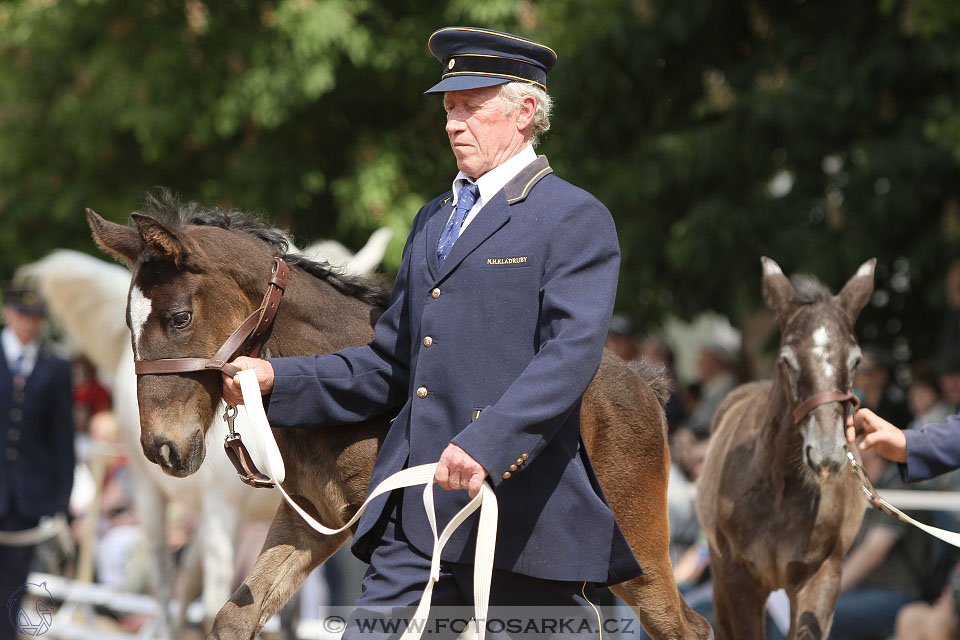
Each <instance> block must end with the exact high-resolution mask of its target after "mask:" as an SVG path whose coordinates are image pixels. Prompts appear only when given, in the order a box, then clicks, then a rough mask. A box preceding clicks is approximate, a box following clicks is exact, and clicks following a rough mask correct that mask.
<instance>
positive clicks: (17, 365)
mask: <svg viewBox="0 0 960 640" xmlns="http://www.w3.org/2000/svg"><path fill="white" fill-rule="evenodd" d="M26 357H27V356H26V354H24V353H21V354H20V355H19V356H17V359H16V360H14V361H13V365H12V366H11V367H10V372H11V373H12V374H13V375H15V376H18V375H20V372H22V371H23V361H24V360H25V359H26Z"/></svg>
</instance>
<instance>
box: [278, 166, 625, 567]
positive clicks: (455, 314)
mask: <svg viewBox="0 0 960 640" xmlns="http://www.w3.org/2000/svg"><path fill="white" fill-rule="evenodd" d="M452 201H453V198H452V194H451V193H449V192H448V193H446V194H444V195H442V196H440V197H439V198H437V199H435V200H433V201H432V202H430V203H429V204H427V205H426V206H424V207H423V208H422V209H421V210H420V212H419V213H418V214H417V217H416V219H415V220H414V222H413V228H412V230H411V231H410V236H409V238H408V239H407V243H406V246H405V248H404V252H403V261H402V263H401V266H400V270H399V272H398V274H397V279H396V282H395V284H394V288H393V293H392V297H391V302H390V306H389V308H388V309H387V311H386V312H385V313H384V314H383V316H382V317H381V318H380V320H379V322H378V323H377V325H376V337H375V338H374V340H373V341H372V342H371V343H370V344H368V345H366V346H363V347H355V348H350V349H345V350H343V351H340V352H338V353H336V354H333V355H326V356H323V355H318V356H310V357H300V358H279V359H274V360H271V362H272V364H273V367H274V371H275V374H276V380H275V384H274V389H273V393H272V395H271V400H270V404H269V418H270V421H271V423H272V424H273V426H275V427H304V426H311V425H322V424H331V423H334V424H335V423H348V422H357V421H361V420H364V419H367V418H370V417H373V416H376V415H378V414H380V413H383V412H384V411H385V410H387V409H389V408H391V407H401V409H400V412H399V414H398V416H397V418H396V420H394V422H393V425H392V427H391V428H390V431H389V432H388V434H387V437H386V439H385V441H384V443H383V446H382V448H381V450H380V454H379V457H378V458H377V462H376V465H375V467H374V470H373V476H372V478H371V481H370V486H371V487H374V486H375V485H376V484H378V483H379V482H380V481H382V480H383V479H384V478H386V477H388V476H389V475H390V474H392V473H394V472H396V471H399V470H400V469H402V468H404V467H406V466H414V465H419V464H424V463H431V462H436V461H437V460H438V459H439V458H440V454H441V453H442V452H443V450H444V449H445V448H446V447H447V445H448V444H449V443H451V442H453V443H455V444H457V445H458V446H460V447H461V448H463V449H464V450H465V451H466V452H467V453H468V454H470V455H471V456H472V457H473V458H474V459H475V460H477V462H479V463H480V464H481V465H483V467H484V469H486V470H487V472H488V473H489V478H490V481H491V482H492V483H493V485H494V487H495V490H496V494H497V499H498V502H499V506H500V525H499V532H498V537H497V550H496V555H495V559H494V565H495V566H497V567H498V568H501V569H506V570H509V571H514V572H517V573H521V574H524V575H528V576H533V577H537V578H546V579H553V580H578V581H579V580H586V581H590V582H596V583H601V584H605V583H615V582H620V581H623V580H626V579H629V578H632V577H634V576H636V575H639V574H640V573H641V571H640V567H639V566H638V565H637V562H636V560H635V559H634V557H633V554H632V552H631V551H630V548H629V546H628V545H627V543H626V540H625V538H624V536H623V533H622V532H621V530H620V528H619V526H618V525H617V523H616V520H615V519H614V516H613V512H612V511H611V510H610V507H609V506H608V505H607V503H606V500H605V498H604V497H603V492H602V490H601V489H600V485H599V483H598V481H597V478H596V476H595V475H594V472H593V469H592V467H591V465H590V461H589V459H588V458H587V454H586V451H585V450H584V447H583V442H582V439H581V437H580V403H581V398H582V396H583V393H584V391H585V390H586V388H587V386H588V385H589V384H590V381H591V380H592V379H593V376H594V374H595V373H596V371H597V368H598V367H599V365H600V358H601V355H602V353H603V345H604V340H605V336H606V329H607V325H608V322H609V319H610V315H611V313H612V310H613V302H614V297H615V295H616V285H617V276H618V271H619V264H620V252H619V246H618V244H617V236H616V229H615V227H614V224H613V219H612V217H611V216H610V213H609V211H607V209H606V208H605V207H604V206H603V205H602V204H601V203H600V202H599V201H598V200H597V199H596V198H594V197H593V196H591V195H590V194H588V193H586V192H585V191H583V190H581V189H578V188H576V187H574V186H573V185H571V184H569V183H567V182H565V181H563V180H561V179H559V178H557V177H556V176H554V175H552V171H551V169H550V166H549V164H548V162H547V159H546V158H545V157H544V156H540V157H538V158H537V160H535V161H534V162H532V163H531V164H530V165H529V166H527V167H526V168H525V169H524V170H522V171H521V172H520V174H519V175H518V176H517V177H516V178H514V179H513V180H512V181H511V182H510V183H509V184H507V185H506V186H505V187H504V189H503V190H501V191H500V192H498V193H497V194H496V195H495V196H494V197H493V198H492V199H491V200H490V202H488V203H486V204H485V205H484V207H483V209H482V210H481V212H480V213H479V214H478V215H477V216H476V218H475V219H474V220H473V221H472V222H471V223H470V225H469V226H468V227H467V228H466V229H465V230H464V232H463V234H462V235H461V236H460V238H459V239H458V240H457V242H456V244H454V246H453V248H452V250H451V251H450V253H449V255H448V256H447V259H446V261H445V263H444V265H443V267H442V268H441V267H439V266H438V264H437V263H438V261H437V242H438V240H439V238H440V233H441V230H442V229H443V227H444V225H445V224H446V222H447V219H448V218H449V216H450V213H451V211H452V208H453V207H452ZM434 491H435V497H436V509H437V517H438V525H439V526H440V527H442V526H443V525H444V524H445V523H446V522H447V521H449V520H450V518H452V516H453V515H454V514H455V513H456V512H457V511H458V510H459V509H460V508H461V507H462V506H463V505H464V504H466V502H467V500H468V496H467V492H466V491H445V490H443V489H440V488H435V489H434ZM421 494H422V488H412V489H407V490H405V491H404V496H403V505H402V510H401V524H402V528H403V532H404V534H405V535H406V536H407V538H408V539H409V540H410V541H411V543H412V544H413V545H414V546H415V547H416V548H417V549H419V550H420V551H421V552H423V553H425V554H428V555H429V554H431V553H432V551H433V544H432V536H431V533H430V529H429V525H428V523H427V519H426V517H425V516H424V513H423V504H422V497H421ZM385 502H386V496H383V497H381V498H380V499H378V501H377V502H375V503H374V504H372V505H371V506H370V507H369V508H368V511H367V512H366V513H365V514H364V515H363V516H362V518H361V520H360V522H359V525H358V531H357V535H356V538H355V541H354V546H353V549H354V553H355V554H356V555H358V556H359V557H360V558H361V559H364V560H368V561H369V557H370V553H371V552H372V550H373V547H374V546H375V543H376V540H375V539H374V538H375V534H371V529H372V527H373V525H374V524H375V523H376V521H377V519H378V517H379V516H380V513H381V511H382V509H383V506H384V504H385ZM475 536H476V526H475V525H474V526H473V527H472V530H470V531H468V530H466V528H462V529H461V530H459V531H457V533H456V534H455V535H454V537H453V538H451V540H450V542H449V543H448V544H447V546H446V548H445V549H444V554H443V557H444V559H446V560H451V561H458V562H472V561H473V553H474V544H475Z"/></svg>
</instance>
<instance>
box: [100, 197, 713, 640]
mask: <svg viewBox="0 0 960 640" xmlns="http://www.w3.org/2000/svg"><path fill="white" fill-rule="evenodd" d="M151 202H152V204H151V206H152V209H153V210H151V211H150V213H151V214H152V215H142V214H134V215H133V216H132V217H133V226H124V225H119V224H115V223H111V222H108V221H106V220H104V219H103V218H101V217H100V216H98V215H96V214H95V213H93V212H89V213H88V217H89V221H90V226H91V228H92V230H93V235H94V238H95V240H96V241H97V244H98V245H100V247H101V248H102V249H104V250H105V251H106V252H107V253H109V254H111V255H113V256H114V257H115V258H117V259H119V260H120V261H121V262H123V263H125V264H127V265H128V266H130V267H131V268H132V269H133V277H132V280H131V286H130V295H129V298H128V305H127V322H128V324H129V325H130V328H131V330H132V334H133V345H134V353H135V355H136V358H137V359H138V360H152V359H159V358H179V357H206V358H209V357H210V356H211V355H213V354H214V352H215V351H216V350H217V349H218V348H219V346H220V345H221V343H222V342H223V341H224V340H225V339H226V338H227V336H228V335H229V334H230V333H231V332H232V331H233V329H234V328H236V327H237V326H238V325H239V324H240V323H241V322H242V321H243V319H244V318H245V317H246V316H247V315H248V314H250V313H251V311H253V310H254V309H256V308H257V307H258V305H259V304H260V299H261V297H262V296H263V292H264V289H265V287H266V283H267V281H268V279H269V278H270V269H271V264H272V260H273V257H274V256H278V257H283V258H284V260H286V261H287V262H288V264H289V265H290V267H291V268H290V274H289V278H288V280H287V286H286V292H285V294H284V297H283V300H282V302H281V304H280V309H279V312H278V314H277V317H276V321H275V323H274V325H273V329H272V332H271V334H270V336H269V339H268V340H267V341H266V344H265V348H264V353H265V354H268V355H271V356H290V355H305V354H312V353H330V352H333V351H336V350H339V349H343V348H345V347H349V346H354V345H362V344H365V343H366V342H368V341H369V340H370V339H371V338H372V337H373V324H374V322H375V320H376V318H377V317H379V314H380V312H381V311H382V309H383V305H384V304H385V302H386V299H385V297H384V295H383V294H382V292H381V291H380V289H379V288H378V287H376V286H374V285H371V284H370V283H369V282H366V281H363V280H359V279H356V278H352V277H347V276H343V275H340V274H338V273H336V272H335V271H332V270H331V269H330V268H329V267H328V266H327V265H326V264H319V263H314V262H311V261H308V260H306V259H303V258H301V257H299V256H295V255H289V254H287V253H286V252H287V243H286V240H285V239H284V237H283V236H282V235H280V234H279V233H277V232H275V231H272V230H270V229H269V228H267V227H265V226H264V225H262V224H261V223H258V222H256V221H255V220H253V219H252V218H249V217H247V216H245V215H243V214H241V213H238V212H224V211H221V210H218V209H210V210H204V209H201V208H200V207H198V206H197V205H186V206H181V205H179V204H178V203H176V202H175V201H174V200H173V199H172V198H169V197H166V196H163V197H161V198H159V199H154V200H152V201H151ZM651 384H653V386H651ZM654 386H656V387H657V390H655V389H654ZM665 394H666V387H665V386H663V380H661V379H659V378H657V376H656V375H653V374H651V373H649V372H641V371H640V369H639V367H636V366H634V365H627V364H626V363H624V362H623V361H621V360H620V359H618V358H616V357H615V356H613V355H611V354H609V353H607V354H605V355H604V358H603V363H602V365H601V367H600V371H599V372H598V373H597V376H596V378H595V379H594V381H593V383H592V384H591V385H590V388H589V389H588V390H587V393H586V395H585V397H584V402H583V408H582V430H583V440H584V443H585V445H586V447H587V451H588V452H589V454H590V457H591V459H592V461H593V464H594V466H595V467H596V472H597V476H598V478H599V480H600V484H601V485H602V487H603V490H604V492H605V494H606V497H607V499H608V501H609V502H610V505H611V507H612V509H613V512H614V514H615V515H616V517H617V520H618V522H619V523H620V526H621V527H622V528H623V531H624V534H625V535H626V537H627V540H628V541H629V543H630V546H631V548H632V549H633V552H634V554H635V555H636V557H637V560H638V561H639V562H640V565H641V566H642V567H643V570H644V572H645V573H644V575H642V576H640V577H638V578H635V579H634V580H631V581H628V582H625V583H622V584H619V585H616V586H615V587H613V588H612V590H613V591H614V593H616V594H617V595H618V596H620V597H621V598H623V599H624V600H625V601H626V602H627V603H628V604H629V605H630V606H631V607H632V609H633V611H634V612H635V613H636V614H637V616H638V618H639V619H640V621H641V623H642V624H643V625H644V627H645V628H646V629H647V630H648V632H649V633H650V635H651V636H653V637H654V638H658V639H659V638H664V639H666V638H684V639H693V638H701V639H703V638H711V637H713V631H712V629H711V628H710V626H709V624H707V622H706V621H705V620H704V619H703V618H701V617H700V616H699V615H697V614H696V613H694V612H693V611H692V610H691V609H690V608H689V606H687V604H686V603H685V602H684V601H683V599H682V598H681V597H680V594H679V592H678V591H677V587H676V584H675V583H674V580H673V573H672V568H671V565H670V559H669V555H668V543H669V527H668V521H667V500H666V491H667V478H668V467H669V453H668V450H667V442H666V421H665V418H664V413H663V402H664V401H665ZM137 395H138V400H139V403H140V423H141V445H142V447H143V451H144V454H145V455H146V457H147V458H148V459H150V460H151V461H153V462H155V463H157V464H158V465H160V466H161V467H162V468H163V470H164V471H165V472H167V473H168V474H171V475H175V476H187V475H190V474H192V473H195V472H196V471H197V469H198V468H199V466H200V464H201V463H202V462H203V459H204V456H205V453H206V449H205V448H206V431H207V429H208V427H209V425H210V423H211V420H212V418H213V416H214V414H215V412H217V411H222V405H221V381H220V374H219V373H218V372H215V371H211V372H198V373H183V374H176V375H142V376H140V377H139V379H138V382H137ZM390 417H391V416H390V415H383V416H381V417H380V418H378V419H375V420H372V421H368V422H365V423H362V424H355V425H341V426H337V425H328V426H325V427H323V428H315V429H283V430H281V429H276V430H274V432H273V433H274V436H275V437H276V440H277V444H278V446H279V448H280V451H281V453H282V454H283V458H284V462H285V465H286V469H287V473H286V480H285V481H284V483H283V486H284V488H285V489H286V490H287V492H288V493H290V494H291V495H292V496H294V497H295V499H296V500H297V501H298V503H299V504H301V505H302V506H303V507H304V508H305V509H306V510H307V511H309V512H310V513H311V514H312V515H314V517H316V518H317V519H319V520H320V521H321V522H323V523H324V524H326V525H328V526H330V527H339V526H341V525H342V524H343V523H345V522H346V521H347V520H348V519H349V518H350V517H351V516H352V515H353V513H354V512H355V511H356V509H357V508H358V507H359V506H360V505H361V504H362V503H363V499H364V496H365V495H366V492H367V485H368V483H369V479H370V472H371V470H372V468H373V462H374V459H375V458H376V455H377V451H378V448H379V446H380V445H381V443H382V442H383V438H384V436H385V434H386V431H387V429H388V428H389V419H390ZM211 446H219V443H211ZM216 455H222V454H220V453H219V452H216ZM238 482H239V481H238ZM253 490H254V489H251V491H253ZM576 517H578V514H576V513H571V514H570V518H571V519H572V518H576ZM499 535H501V536H502V535H510V530H509V523H504V525H503V526H501V527H500V532H499ZM348 538H349V534H347V533H344V534H342V535H339V536H334V537H327V536H321V535H319V534H317V533H316V532H314V531H313V530H312V529H311V528H310V527H309V526H308V525H307V524H306V523H305V522H303V521H302V520H301V519H300V517H299V516H298V515H297V514H296V513H295V512H294V511H293V510H292V509H291V508H290V507H289V506H288V505H286V504H281V506H280V508H279V509H278V511H277V513H276V515H275V517H274V519H273V522H272V523H271V526H270V531H269V534H268V536H267V540H266V542H265V544H264V547H263V549H262V551H261V553H260V556H259V557H258V559H257V561H256V563H255V565H254V567H253V569H252V570H251V572H250V574H249V575H248V576H247V577H246V579H245V580H244V583H243V585H242V586H241V587H240V588H239V589H238V590H237V591H236V593H234V595H233V597H232V598H231V599H230V601H229V602H227V603H226V604H225V605H224V607H223V609H222V610H221V611H220V614H219V615H218V616H217V618H216V620H215V622H214V628H213V631H212V633H211V636H210V637H212V638H221V639H224V640H226V639H230V640H236V639H243V638H253V637H254V636H255V635H256V634H257V632H258V631H259V630H260V629H261V627H262V626H263V624H264V623H265V622H266V621H267V620H268V619H269V618H270V616H272V615H273V614H274V613H275V612H276V611H277V610H278V609H279V608H280V606H281V605H282V604H283V603H284V602H286V601H287V599H289V598H290V596H291V595H292V594H293V593H294V591H296V589H297V588H299V586H300V584H301V583H302V581H303V580H304V578H305V577H306V576H307V575H308V574H309V572H310V571H311V570H313V569H314V568H315V567H316V566H318V565H319V564H320V563H322V562H323V561H324V560H326V559H327V558H328V557H329V556H330V555H331V554H332V553H333V552H334V551H336V549H337V548H338V547H340V546H341V545H342V544H343V543H344V542H345V541H346V540H347V539H348Z"/></svg>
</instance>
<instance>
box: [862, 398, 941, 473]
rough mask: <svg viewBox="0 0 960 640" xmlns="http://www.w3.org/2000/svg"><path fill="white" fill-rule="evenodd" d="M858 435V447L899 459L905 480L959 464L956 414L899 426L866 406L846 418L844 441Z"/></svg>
mask: <svg viewBox="0 0 960 640" xmlns="http://www.w3.org/2000/svg"><path fill="white" fill-rule="evenodd" d="M857 437H862V438H863V440H862V441H861V442H860V445H859V447H860V449H861V450H865V449H874V450H875V451H876V452H877V453H878V454H880V455H881V456H883V457H884V458H886V459H888V460H892V461H894V462H899V463H900V475H901V477H902V478H903V480H904V481H905V482H916V481H919V480H927V479H929V478H932V477H934V476H938V475H940V474H942V473H946V472H947V471H951V470H953V469H956V468H958V467H960V415H952V416H948V417H947V419H946V421H945V422H939V423H932V424H925V425H923V426H922V427H920V428H919V429H907V430H900V429H898V428H897V427H896V426H894V425H893V424H891V423H889V422H887V421H886V420H884V419H883V418H881V417H880V416H878V415H877V414H875V413H874V412H872V411H870V410H869V409H860V410H859V411H857V412H856V413H855V414H854V415H853V416H851V417H850V418H848V419H847V442H850V443H853V442H854V441H855V440H856V438H857Z"/></svg>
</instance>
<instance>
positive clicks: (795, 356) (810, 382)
mask: <svg viewBox="0 0 960 640" xmlns="http://www.w3.org/2000/svg"><path fill="white" fill-rule="evenodd" d="M761 260H762V262H763V295H764V298H765V299H766V301H767V304H768V305H769V306H770V308H771V309H773V310H774V311H775V312H776V314H777V318H778V319H779V321H780V331H781V341H780V353H779V358H778V361H777V367H778V371H779V383H780V384H784V385H786V387H787V389H786V391H787V395H788V397H789V399H790V415H791V417H790V420H789V422H790V423H791V424H792V428H794V429H799V431H800V435H801V437H802V441H803V448H802V451H801V452H800V454H801V456H802V461H803V463H804V464H805V465H806V466H807V467H808V468H809V470H810V471H811V472H812V473H813V475H814V477H815V478H816V481H818V482H828V481H830V480H832V479H834V478H835V477H836V476H837V475H838V474H839V473H840V471H841V470H842V469H843V466H844V464H845V462H846V454H845V451H844V444H845V440H844V421H845V418H846V411H847V404H846V403H843V402H826V403H824V404H820V405H818V406H816V407H815V408H813V409H812V410H811V411H810V412H809V413H807V414H806V415H805V416H802V417H801V418H800V420H799V423H797V424H793V423H794V422H795V421H794V418H793V414H792V412H793V410H794V409H795V408H796V407H797V406H798V405H800V404H801V403H803V402H804V401H806V400H807V399H809V398H812V397H814V396H816V395H817V394H820V393H825V392H838V393H843V394H846V393H852V392H853V374H854V371H855V370H856V368H857V365H858V364H859V363H860V355H861V354H860V347H859V346H858V345H857V339H856V335H855V334H854V332H853V326H854V323H855V322H856V320H857V316H858V315H860V311H861V310H862V309H863V307H864V306H865V305H866V303H867V301H868V300H869V299H870V295H871V293H872V292H873V270H874V266H875V265H876V260H875V259H874V260H869V261H867V262H865V263H863V265H861V266H860V268H859V269H858V270H857V272H856V273H855V274H854V275H853V277H852V278H850V280H849V281H848V282H847V284H846V285H844V287H843V289H842V290H841V291H840V293H839V294H837V295H835V296H834V295H831V294H830V291H829V290H828V289H827V288H826V287H825V286H824V285H822V284H821V283H820V282H819V281H817V280H816V279H814V278H812V277H809V276H798V277H795V278H794V280H793V283H792V284H791V281H790V280H788V279H787V278H786V276H784V275H783V271H781V269H780V267H779V266H778V265H777V263H775V262H774V261H773V260H770V259H769V258H762V259H761Z"/></svg>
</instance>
